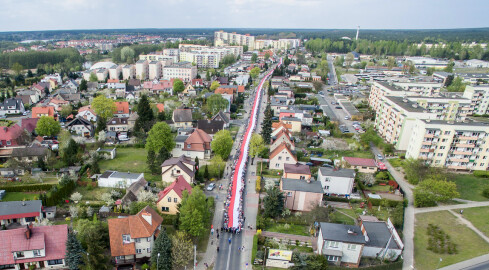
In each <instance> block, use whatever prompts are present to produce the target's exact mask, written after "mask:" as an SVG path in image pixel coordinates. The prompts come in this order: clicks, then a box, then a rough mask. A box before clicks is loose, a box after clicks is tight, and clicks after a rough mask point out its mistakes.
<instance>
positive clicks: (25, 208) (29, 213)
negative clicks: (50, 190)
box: [0, 200, 42, 269]
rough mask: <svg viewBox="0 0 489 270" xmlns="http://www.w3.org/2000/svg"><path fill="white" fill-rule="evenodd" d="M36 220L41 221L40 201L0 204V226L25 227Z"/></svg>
mask: <svg viewBox="0 0 489 270" xmlns="http://www.w3.org/2000/svg"><path fill="white" fill-rule="evenodd" d="M36 219H37V220H39V221H40V220H42V201H40V200H35V201H10V202H0V225H1V226H3V225H5V226H8V225H9V224H12V223H18V224H20V225H26V224H29V223H30V222H35V221H36ZM0 232H2V231H0ZM0 246H2V245H0ZM0 257H2V256H0ZM0 259H1V258H0ZM0 265H1V264H0ZM0 269H1V268H0Z"/></svg>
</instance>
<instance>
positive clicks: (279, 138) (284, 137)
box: [270, 129, 295, 152]
mask: <svg viewBox="0 0 489 270" xmlns="http://www.w3.org/2000/svg"><path fill="white" fill-rule="evenodd" d="M282 143H285V144H287V145H288V146H289V148H290V150H292V151H294V150H295V143H294V141H293V140H292V139H291V138H290V133H289V131H288V129H280V132H279V133H278V134H277V135H276V136H274V137H273V138H272V143H271V144H270V151H272V152H273V150H275V148H277V147H279V146H280V145H281V144H282Z"/></svg>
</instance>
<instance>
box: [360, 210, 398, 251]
mask: <svg viewBox="0 0 489 270" xmlns="http://www.w3.org/2000/svg"><path fill="white" fill-rule="evenodd" d="M359 220H360V224H359V225H360V228H361V230H362V233H363V235H364V237H365V241H366V243H365V246H364V248H363V252H362V256H364V257H370V258H384V259H387V260H390V261H395V260H397V258H398V257H399V256H400V255H401V253H402V249H403V248H404V244H403V243H402V240H401V238H400V237H399V234H398V233H397V231H396V228H394V225H393V224H392V222H391V221H390V219H387V222H384V221H380V220H378V219H377V218H376V217H374V216H360V217H359ZM386 247H387V248H386Z"/></svg>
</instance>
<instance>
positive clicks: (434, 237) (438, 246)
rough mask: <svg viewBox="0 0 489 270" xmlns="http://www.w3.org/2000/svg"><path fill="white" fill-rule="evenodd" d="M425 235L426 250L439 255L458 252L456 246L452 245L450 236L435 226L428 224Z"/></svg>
mask: <svg viewBox="0 0 489 270" xmlns="http://www.w3.org/2000/svg"><path fill="white" fill-rule="evenodd" d="M426 233H427V234H428V247H427V248H426V249H427V250H431V251H433V252H434V253H439V254H444V253H448V254H455V253H457V252H458V251H457V245H455V244H454V243H452V241H451V239H450V236H449V235H448V234H446V233H445V232H444V231H443V230H442V229H440V227H438V226H437V225H433V224H428V227H427V230H426Z"/></svg>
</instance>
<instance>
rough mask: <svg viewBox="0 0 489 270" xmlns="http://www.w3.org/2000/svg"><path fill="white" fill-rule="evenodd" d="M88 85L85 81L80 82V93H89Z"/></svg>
mask: <svg viewBox="0 0 489 270" xmlns="http://www.w3.org/2000/svg"><path fill="white" fill-rule="evenodd" d="M87 89H88V83H87V81H86V80H85V79H82V80H81V82H80V91H87Z"/></svg>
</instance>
